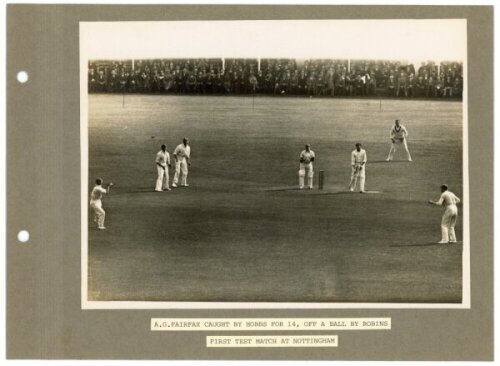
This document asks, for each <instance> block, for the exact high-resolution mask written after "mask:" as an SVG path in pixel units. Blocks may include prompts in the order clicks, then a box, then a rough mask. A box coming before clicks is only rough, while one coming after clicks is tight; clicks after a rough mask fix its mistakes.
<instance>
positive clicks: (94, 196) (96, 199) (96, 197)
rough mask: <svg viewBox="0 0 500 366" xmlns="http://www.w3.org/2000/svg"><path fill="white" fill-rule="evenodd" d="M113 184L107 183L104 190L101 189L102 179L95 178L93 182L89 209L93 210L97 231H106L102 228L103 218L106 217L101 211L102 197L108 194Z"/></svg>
mask: <svg viewBox="0 0 500 366" xmlns="http://www.w3.org/2000/svg"><path fill="white" fill-rule="evenodd" d="M112 186H113V183H111V182H110V183H108V185H107V186H106V189H104V188H103V187H102V179H101V178H97V179H96V180H95V186H94V188H93V189H92V193H90V207H91V208H92V209H93V210H94V214H95V215H94V222H96V223H97V228H98V229H99V230H104V229H106V228H105V227H104V218H105V216H106V212H105V211H104V210H103V209H102V201H101V198H102V195H103V194H107V193H109V191H110V189H111V187H112Z"/></svg>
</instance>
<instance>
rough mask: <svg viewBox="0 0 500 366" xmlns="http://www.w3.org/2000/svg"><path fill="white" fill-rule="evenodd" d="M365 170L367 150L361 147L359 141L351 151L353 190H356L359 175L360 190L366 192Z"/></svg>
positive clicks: (351, 186)
mask: <svg viewBox="0 0 500 366" xmlns="http://www.w3.org/2000/svg"><path fill="white" fill-rule="evenodd" d="M365 170H366V151H365V150H364V149H362V148H361V144H360V143H359V142H358V143H357V144H356V149H355V150H354V151H353V152H352V153H351V183H349V190H350V191H351V192H354V189H355V188H356V182H357V180H358V177H359V192H360V193H365Z"/></svg>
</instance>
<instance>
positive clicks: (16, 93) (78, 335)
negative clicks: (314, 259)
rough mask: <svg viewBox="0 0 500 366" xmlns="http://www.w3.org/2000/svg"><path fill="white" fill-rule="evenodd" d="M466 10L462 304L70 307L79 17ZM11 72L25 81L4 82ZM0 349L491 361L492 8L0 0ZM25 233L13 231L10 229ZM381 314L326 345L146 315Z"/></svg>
mask: <svg viewBox="0 0 500 366" xmlns="http://www.w3.org/2000/svg"><path fill="white" fill-rule="evenodd" d="M392 18H399V19H411V18H418V19H425V18H438V19H439V18H466V19H467V24H468V25H467V30H468V40H467V47H468V64H469V68H468V90H469V94H468V118H469V131H468V136H469V176H470V181H469V184H470V196H469V197H470V238H471V247H470V249H471V256H470V261H471V266H470V268H471V308H470V309H460V310H457V309H330V310H329V309H309V310H300V309H293V310H283V309H281V310H280V309H265V310H262V309H225V310H224V309H219V310H217V309H205V310H202V309H198V310H197V309H183V310H168V309H164V310H82V308H81V288H80V284H81V278H80V276H81V275H80V268H81V240H80V238H81V219H80V213H81V207H80V91H79V83H80V79H79V68H80V65H79V22H80V21H167V20H231V19H234V20H243V19H261V20H265V19H392ZM19 70H26V71H27V72H28V73H29V75H30V79H29V82H28V83H27V84H25V85H21V84H19V83H18V82H17V81H16V74H17V72H18V71H19ZM6 71H7V78H6V80H7V190H8V192H7V248H6V251H7V357H8V358H11V359H235V360H236V359H238V360H245V359H254V360H259V359H261V360H281V359H290V360H308V359H310V360H492V358H493V200H492V199H491V197H492V193H493V169H492V166H493V149H492V147H493V134H492V133H491V131H493V78H492V76H491V75H493V8H492V7H486V6H194V5H186V6H176V5H168V6H161V5H151V6H150V5H147V6H143V5H130V6H120V5H8V6H7V70H6ZM22 229H27V230H29V232H30V241H29V243H26V244H20V243H19V242H18V241H17V238H16V237H17V233H18V231H19V230H22ZM153 317H163V318H176V317H182V318H190V317H196V318H200V317H205V318H208V317H212V318H214V317H285V318H293V317H391V318H392V324H393V325H392V329H391V330H390V331H384V332H377V331H373V332H371V331H370V332H338V333H336V334H339V335H340V342H341V346H340V347H338V348H332V349H329V348H319V349H310V348H275V349H262V348H260V349H209V348H206V347H205V336H206V335H208V333H206V332H172V333H171V332H151V330H150V319H151V318H153Z"/></svg>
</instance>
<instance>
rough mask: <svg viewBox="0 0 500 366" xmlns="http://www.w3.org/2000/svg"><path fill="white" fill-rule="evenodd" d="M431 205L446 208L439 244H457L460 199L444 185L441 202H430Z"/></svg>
mask: <svg viewBox="0 0 500 366" xmlns="http://www.w3.org/2000/svg"><path fill="white" fill-rule="evenodd" d="M429 203H430V204H432V205H436V206H443V205H444V206H446V209H445V210H444V214H443V218H442V219H441V241H439V242H438V244H447V243H456V242H457V237H456V236H455V225H456V223H457V218H458V208H457V203H460V199H459V198H458V197H457V196H455V194H454V193H453V192H450V191H449V190H448V186H447V185H446V184H443V185H442V186H441V197H440V198H439V201H432V200H430V201H429Z"/></svg>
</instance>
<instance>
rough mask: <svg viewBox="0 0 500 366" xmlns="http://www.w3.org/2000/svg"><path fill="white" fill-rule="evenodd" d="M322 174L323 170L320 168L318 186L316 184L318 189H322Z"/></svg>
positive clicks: (323, 173)
mask: <svg viewBox="0 0 500 366" xmlns="http://www.w3.org/2000/svg"><path fill="white" fill-rule="evenodd" d="M324 176H325V171H324V170H320V171H319V186H318V188H319V189H323V182H324Z"/></svg>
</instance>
